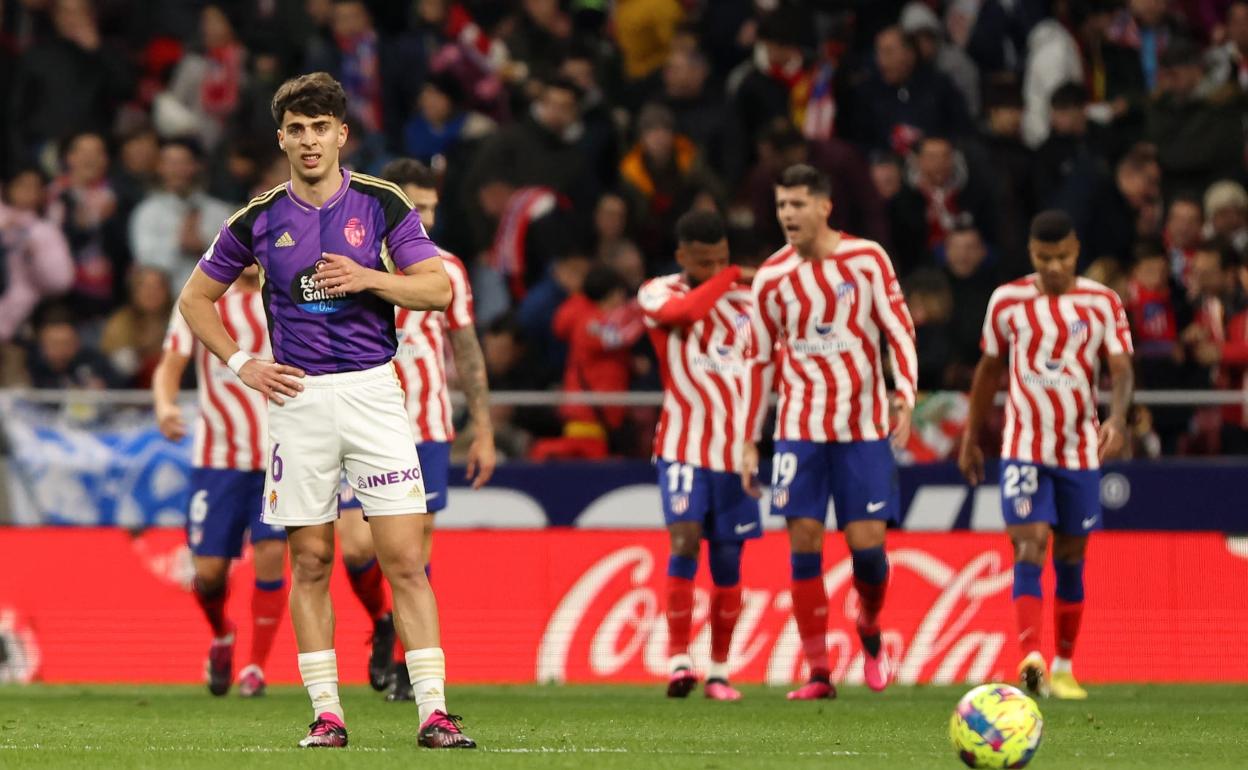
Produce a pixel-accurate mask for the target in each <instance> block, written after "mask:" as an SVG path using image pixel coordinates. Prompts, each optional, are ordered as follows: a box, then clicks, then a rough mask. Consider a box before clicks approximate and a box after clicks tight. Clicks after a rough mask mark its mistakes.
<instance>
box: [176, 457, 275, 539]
mask: <svg viewBox="0 0 1248 770" xmlns="http://www.w3.org/2000/svg"><path fill="white" fill-rule="evenodd" d="M263 509H264V471H235V470H226V469H218V468H192V469H191V507H190V511H189V515H188V516H187V520H186V541H187V543H188V544H189V545H190V547H191V553H192V554H194V555H196V556H220V557H223V558H227V559H236V558H238V557H239V556H240V555H241V554H242V553H243V533H245V532H248V531H250V532H251V542H252V543H258V542H260V541H261V540H285V539H286V529H285V528H284V527H276V526H273V525H270V524H265V523H263V522H261V521H260V512H261V511H262V510H263Z"/></svg>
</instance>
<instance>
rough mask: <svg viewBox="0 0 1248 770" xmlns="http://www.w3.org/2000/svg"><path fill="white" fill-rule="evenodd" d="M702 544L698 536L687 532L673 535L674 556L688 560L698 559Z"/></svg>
mask: <svg viewBox="0 0 1248 770" xmlns="http://www.w3.org/2000/svg"><path fill="white" fill-rule="evenodd" d="M700 546H701V542H700V540H699V538H698V536H697V535H690V534H688V533H685V532H673V533H672V555H673V556H683V557H684V558H686V559H694V560H697V558H698V550H699V547H700Z"/></svg>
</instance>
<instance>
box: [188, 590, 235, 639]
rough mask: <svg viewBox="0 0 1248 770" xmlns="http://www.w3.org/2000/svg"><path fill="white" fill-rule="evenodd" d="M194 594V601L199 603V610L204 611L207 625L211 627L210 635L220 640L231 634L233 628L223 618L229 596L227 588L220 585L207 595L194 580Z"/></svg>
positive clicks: (227, 620)
mask: <svg viewBox="0 0 1248 770" xmlns="http://www.w3.org/2000/svg"><path fill="white" fill-rule="evenodd" d="M194 594H195V601H197V602H199V608H200V609H201V610H203V611H204V617H205V618H207V620H208V625H209V626H211V627H212V635H213V636H214V637H216V638H217V639H220V638H221V637H223V636H229V635H230V634H231V633H233V631H234V626H233V624H231V623H230V621H229V619H227V618H226V617H225V600H226V598H227V597H228V596H229V591H228V590H227V586H226V585H222V586H221V587H220V588H218V589H217V590H216V591H213V592H211V593H209V592H207V591H205V590H204V587H203V584H201V583H200V582H199V581H198V580H196V581H195V587H194Z"/></svg>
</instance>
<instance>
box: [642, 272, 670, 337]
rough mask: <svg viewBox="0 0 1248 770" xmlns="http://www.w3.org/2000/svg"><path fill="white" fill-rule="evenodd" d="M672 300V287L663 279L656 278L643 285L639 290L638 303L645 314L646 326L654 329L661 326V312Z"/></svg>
mask: <svg viewBox="0 0 1248 770" xmlns="http://www.w3.org/2000/svg"><path fill="white" fill-rule="evenodd" d="M671 298H672V285H671V284H670V283H669V282H667V281H665V280H663V279H662V278H655V279H653V280H650V281H646V282H645V283H643V284H642V285H641V288H640V289H638V290H637V302H638V304H640V305H641V312H642V313H644V314H645V319H646V326H648V327H650V328H652V329H653V328H655V327H658V326H659V321H658V318H657V316H658V314H659V311H660V310H662V309H663V306H664V305H666V304H667V301H668V300H669V299H671Z"/></svg>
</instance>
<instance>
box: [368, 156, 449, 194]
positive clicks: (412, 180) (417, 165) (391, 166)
mask: <svg viewBox="0 0 1248 770" xmlns="http://www.w3.org/2000/svg"><path fill="white" fill-rule="evenodd" d="M381 178H382V179H384V180H386V181H387V182H394V183H395V184H397V185H398V186H399V187H402V186H403V185H405V184H410V185H412V186H414V187H419V188H421V189H422V190H436V189H438V175H437V174H435V173H433V170H432V169H430V168H429V167H428V166H426V165H425V164H424V163H421V162H420V161H418V160H416V159H415V158H395V159H394V160H392V161H390V162H389V163H387V164H386V165H385V166H384V167H383V168H382V169H381Z"/></svg>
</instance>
